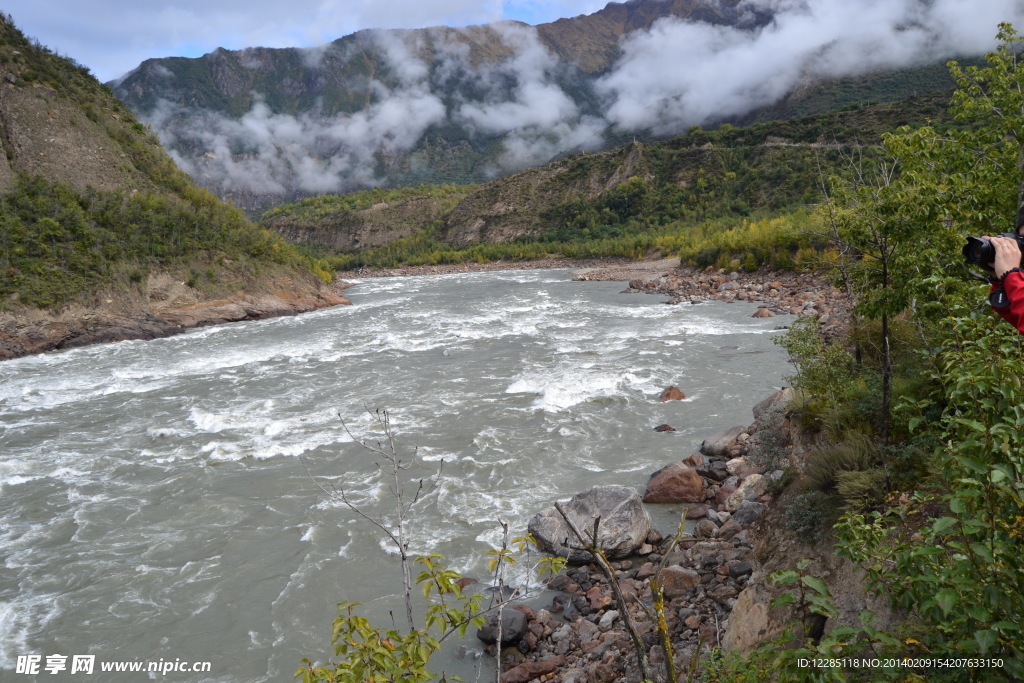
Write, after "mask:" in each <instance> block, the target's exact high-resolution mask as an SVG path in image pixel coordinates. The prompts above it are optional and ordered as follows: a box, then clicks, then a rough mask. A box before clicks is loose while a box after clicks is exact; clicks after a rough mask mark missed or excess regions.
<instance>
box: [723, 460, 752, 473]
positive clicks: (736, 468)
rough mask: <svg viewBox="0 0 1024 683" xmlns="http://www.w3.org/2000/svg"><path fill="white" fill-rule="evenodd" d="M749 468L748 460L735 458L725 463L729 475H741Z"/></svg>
mask: <svg viewBox="0 0 1024 683" xmlns="http://www.w3.org/2000/svg"><path fill="white" fill-rule="evenodd" d="M746 466H747V459H746V458H733V459H732V460H730V461H728V462H727V463H725V470H726V471H727V472H728V473H729V474H739V473H740V472H741V471H742V470H743V468H744V467H746Z"/></svg>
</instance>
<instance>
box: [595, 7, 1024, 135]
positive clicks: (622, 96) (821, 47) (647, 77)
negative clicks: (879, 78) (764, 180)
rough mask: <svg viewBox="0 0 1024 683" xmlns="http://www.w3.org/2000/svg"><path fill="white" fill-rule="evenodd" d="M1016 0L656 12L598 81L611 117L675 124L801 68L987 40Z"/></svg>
mask: <svg viewBox="0 0 1024 683" xmlns="http://www.w3.org/2000/svg"><path fill="white" fill-rule="evenodd" d="M1021 4H1022V3H1021V2H1019V0H987V1H986V2H985V3H978V2H976V1H975V0H931V1H926V0H861V1H860V2H856V3H851V2H849V1H848V0H748V1H747V2H746V3H744V6H745V8H746V9H754V8H760V9H770V10H772V11H774V12H775V16H774V20H773V21H772V22H771V23H770V24H768V25H767V26H764V27H761V28H758V29H752V30H741V29H736V28H731V27H724V26H716V27H712V26H707V25H699V24H694V23H691V22H684V21H680V20H677V19H663V20H661V21H659V22H657V23H656V24H655V25H654V26H653V27H652V29H651V30H650V31H648V32H645V33H638V34H634V35H633V36H630V37H629V38H627V39H626V40H624V41H623V43H622V51H623V56H622V58H621V59H620V60H619V61H618V63H617V64H616V65H615V68H614V69H613V70H612V71H611V72H610V73H609V74H608V75H606V76H605V77H603V78H602V79H601V80H600V82H599V83H598V89H599V91H600V92H601V93H602V94H603V95H604V97H605V98H606V102H607V110H606V115H607V118H608V120H609V122H610V123H612V124H613V125H615V126H616V127H618V128H620V129H624V130H638V129H650V130H652V131H654V132H656V133H670V132H673V131H679V130H682V129H684V128H685V127H686V126H688V125H691V124H695V123H696V124H699V123H705V122H708V121H710V120H714V119H716V118H720V117H723V116H730V115H737V114H743V113H745V112H748V111H751V110H753V109H755V108H757V107H761V106H765V105H769V104H772V103H773V102H775V101H777V100H778V99H779V98H781V97H782V96H783V95H785V94H786V93H788V92H789V91H791V90H792V88H793V87H794V86H795V85H796V84H797V83H798V82H799V81H800V79H801V78H804V77H807V76H811V77H814V76H828V77H836V76H853V75H860V74H864V73H868V72H871V71H875V70H878V69H881V68H891V67H902V66H908V65H912V64H918V63H923V62H927V61H931V60H934V59H937V58H940V57H943V56H949V55H950V54H951V53H956V52H967V53H975V54H977V53H981V52H984V51H986V50H989V49H991V48H992V47H993V46H994V35H995V32H996V26H997V24H998V22H1000V21H1014V20H1016V21H1018V22H1019V21H1020V20H1021V18H1022V17H1024V8H1022V7H1021Z"/></svg>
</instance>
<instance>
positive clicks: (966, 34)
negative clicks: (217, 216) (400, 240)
mask: <svg viewBox="0 0 1024 683" xmlns="http://www.w3.org/2000/svg"><path fill="white" fill-rule="evenodd" d="M1022 4H1024V3H1022V2H1021V1H1020V0H986V2H984V3H978V2H976V0H862V2H859V3H850V2H849V0H745V1H744V2H741V3H740V5H739V6H738V7H737V11H738V12H739V13H740V15H741V16H748V17H762V18H764V17H770V21H767V23H765V22H764V21H762V22H760V23H759V24H756V27H753V28H736V27H731V26H721V25H710V24H705V23H699V22H691V21H682V20H679V19H671V18H669V19H662V20H660V21H658V22H657V23H655V24H654V25H653V26H652V27H651V29H650V30H648V31H643V32H637V33H634V34H632V35H630V36H628V37H627V38H625V39H624V40H623V41H622V43H621V45H620V48H621V49H620V52H621V56H620V58H619V59H618V61H617V62H616V63H615V64H614V65H613V67H612V68H611V69H610V70H609V71H608V72H607V73H606V74H604V75H603V76H601V77H600V78H598V79H597V80H596V81H587V80H586V79H584V78H583V77H582V76H581V74H580V73H579V72H578V71H576V70H575V69H574V68H573V67H572V65H569V64H566V63H564V62H563V61H560V60H559V58H557V57H556V56H554V55H553V54H551V53H550V52H548V51H547V49H546V48H545V47H544V46H543V44H542V43H541V42H540V40H539V38H538V35H537V32H536V30H535V29H533V28H530V27H525V26H522V25H517V24H514V23H503V24H496V25H494V26H493V27H492V29H493V31H495V35H497V37H498V41H499V43H500V44H494V45H490V46H489V50H491V51H492V54H493V53H494V52H497V53H499V54H504V55H505V56H504V57H502V58H500V59H493V58H492V59H490V60H482V61H480V60H476V61H474V60H473V59H471V55H470V52H471V51H470V47H469V46H470V44H471V43H472V40H473V39H479V38H480V33H479V31H481V30H482V29H466V30H467V31H468V30H476V31H477V33H476V34H474V35H473V36H468V35H467V36H465V37H466V39H465V40H461V39H459V38H458V37H457V35H458V34H456V33H455V32H453V31H451V30H446V29H437V30H431V31H429V32H422V33H408V32H396V31H369V32H366V34H365V36H364V38H363V40H364V41H367V42H369V43H371V44H372V45H373V46H375V47H376V49H377V51H378V52H379V54H380V55H382V57H381V60H382V64H383V67H384V68H383V70H382V73H383V74H385V75H381V76H379V77H377V78H376V79H374V78H371V79H369V81H368V82H367V83H366V84H365V88H366V90H365V94H366V96H367V102H368V104H367V105H366V106H365V107H363V108H362V109H360V110H358V111H355V112H352V113H346V114H339V115H334V116H327V115H324V114H323V113H322V112H320V111H313V112H308V113H304V114H300V115H287V114H281V113H275V112H274V111H272V110H271V108H270V107H269V106H268V105H267V104H266V103H265V102H264V101H262V100H260V99H258V98H257V99H256V100H255V104H254V105H253V106H252V108H251V109H250V111H249V112H247V113H246V114H245V115H244V116H243V117H241V118H240V119H231V118H227V117H224V116H221V115H218V114H214V113H212V112H207V111H197V110H189V109H185V108H183V107H181V106H178V105H172V104H170V103H169V102H162V103H161V104H160V106H159V107H158V108H157V109H156V110H154V112H152V113H151V114H150V115H149V116H148V117H147V118H148V119H150V120H151V121H152V122H153V124H154V127H155V128H156V129H157V130H159V131H160V132H161V136H162V139H163V141H164V143H165V145H167V146H168V147H169V148H171V149H173V150H177V151H176V152H175V158H176V159H177V160H178V161H179V163H180V164H182V166H183V167H184V168H185V170H187V171H189V172H190V173H193V174H194V175H197V177H200V178H201V179H202V182H204V183H207V184H210V185H212V186H219V187H221V188H224V189H225V190H228V191H240V192H241V191H251V192H255V193H259V194H279V195H290V194H294V193H300V194H318V193H325V192H337V191H342V190H350V189H354V188H356V187H363V186H370V185H376V184H380V183H382V182H384V180H385V178H384V177H383V176H382V173H383V171H382V170H381V169H382V168H383V167H384V166H387V165H388V164H389V163H392V162H394V161H395V160H396V159H398V158H400V157H402V155H405V154H407V153H409V152H411V151H413V150H415V149H416V147H417V145H418V144H419V143H420V141H421V139H422V138H423V136H424V135H425V134H426V133H427V132H428V131H430V130H431V129H432V128H436V127H442V126H458V127H461V128H462V129H463V130H466V131H468V132H469V134H470V136H472V137H476V138H478V139H482V140H492V139H494V138H499V139H500V140H501V145H502V151H501V153H500V154H499V155H498V156H497V158H496V160H495V166H494V167H493V168H492V169H490V170H491V173H492V174H499V173H502V172H507V171H514V170H519V169H522V168H525V167H527V166H532V165H536V164H540V163H544V162H546V161H548V160H549V159H551V158H552V157H554V156H556V155H558V154H560V153H565V152H569V151H575V150H580V149H595V148H598V147H600V145H601V144H602V141H603V139H604V137H605V136H606V135H607V134H608V133H609V132H610V131H614V132H617V133H628V132H652V133H654V134H657V135H671V134H676V133H680V132H683V131H685V130H686V128H687V127H689V126H691V125H694V124H707V123H711V122H715V121H717V120H721V119H722V118H725V117H729V116H738V115H742V114H744V113H747V112H749V111H752V110H754V109H757V108H760V107H764V106H767V105H771V104H773V103H775V102H777V101H779V100H780V99H781V98H783V97H784V96H786V95H787V94H788V93H790V92H791V91H792V90H793V88H794V87H795V86H796V85H797V84H799V83H800V82H802V81H804V80H807V79H811V80H813V79H816V78H835V77H842V76H854V75H861V74H865V73H869V72H873V71H877V70H880V69H887V68H895V67H905V66H909V65H914V64H921V63H926V62H932V61H935V60H936V59H941V58H945V57H950V56H954V55H957V54H980V53H982V52H985V51H987V50H990V49H992V48H993V47H994V45H995V40H994V35H995V32H996V29H997V24H998V23H999V22H1001V21H1011V22H1020V21H1021V19H1022V17H1024V7H1022ZM748 26H755V22H748ZM334 50H337V47H336V46H335V45H333V44H331V45H326V46H324V47H323V48H319V49H313V50H305V51H304V52H303V59H304V60H305V61H306V63H307V65H308V66H310V67H318V66H320V65H322V64H323V63H324V61H323V60H324V59H325V58H326V56H327V55H331V54H334V55H337V56H338V57H339V59H342V58H345V55H341V54H340V53H337V52H333V51H334ZM258 57H259V55H258V53H257V52H255V51H247V52H246V53H244V59H243V63H244V64H245V65H246V66H249V67H250V68H257V67H258V66H259V58H258ZM470 93H471V94H470ZM595 102H596V103H599V106H597V107H595V106H594V103H595ZM186 150H187V151H186Z"/></svg>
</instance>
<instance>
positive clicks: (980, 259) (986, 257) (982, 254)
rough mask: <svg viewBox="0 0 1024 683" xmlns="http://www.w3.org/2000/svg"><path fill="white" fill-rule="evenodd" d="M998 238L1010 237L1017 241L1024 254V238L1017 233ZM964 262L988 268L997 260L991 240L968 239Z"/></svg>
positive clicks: (1003, 234) (980, 238)
mask: <svg viewBox="0 0 1024 683" xmlns="http://www.w3.org/2000/svg"><path fill="white" fill-rule="evenodd" d="M998 237H1009V238H1011V239H1014V240H1017V246H1019V247H1020V250H1021V253H1022V254H1024V237H1022V236H1020V235H1018V234H1017V233H1015V232H1004V233H1002V234H1000V235H998ZM963 254H964V260H965V261H967V263H976V264H978V265H979V266H984V267H986V268H987V267H988V264H990V263H992V262H993V261H995V260H996V248H995V245H993V244H992V241H991V240H987V239H985V238H984V237H968V238H967V244H965V245H964V248H963Z"/></svg>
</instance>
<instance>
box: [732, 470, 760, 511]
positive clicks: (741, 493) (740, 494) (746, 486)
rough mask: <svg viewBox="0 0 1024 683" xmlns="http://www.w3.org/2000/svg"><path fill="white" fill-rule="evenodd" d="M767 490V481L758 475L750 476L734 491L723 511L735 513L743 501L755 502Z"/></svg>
mask: <svg viewBox="0 0 1024 683" xmlns="http://www.w3.org/2000/svg"><path fill="white" fill-rule="evenodd" d="M767 490H768V480H767V479H765V478H764V477H763V476H761V475H760V474H751V475H750V476H748V477H747V478H746V479H744V480H743V483H741V484H740V487H739V488H738V489H736V491H735V493H732V494H731V495H730V496H729V497H728V498H727V499H726V501H725V509H726V510H728V511H729V512H736V511H737V510H739V508H740V505H741V504H742V503H743V501H745V500H757V498H758V496H760V495H761V494H763V493H764V492H765V491H767Z"/></svg>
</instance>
